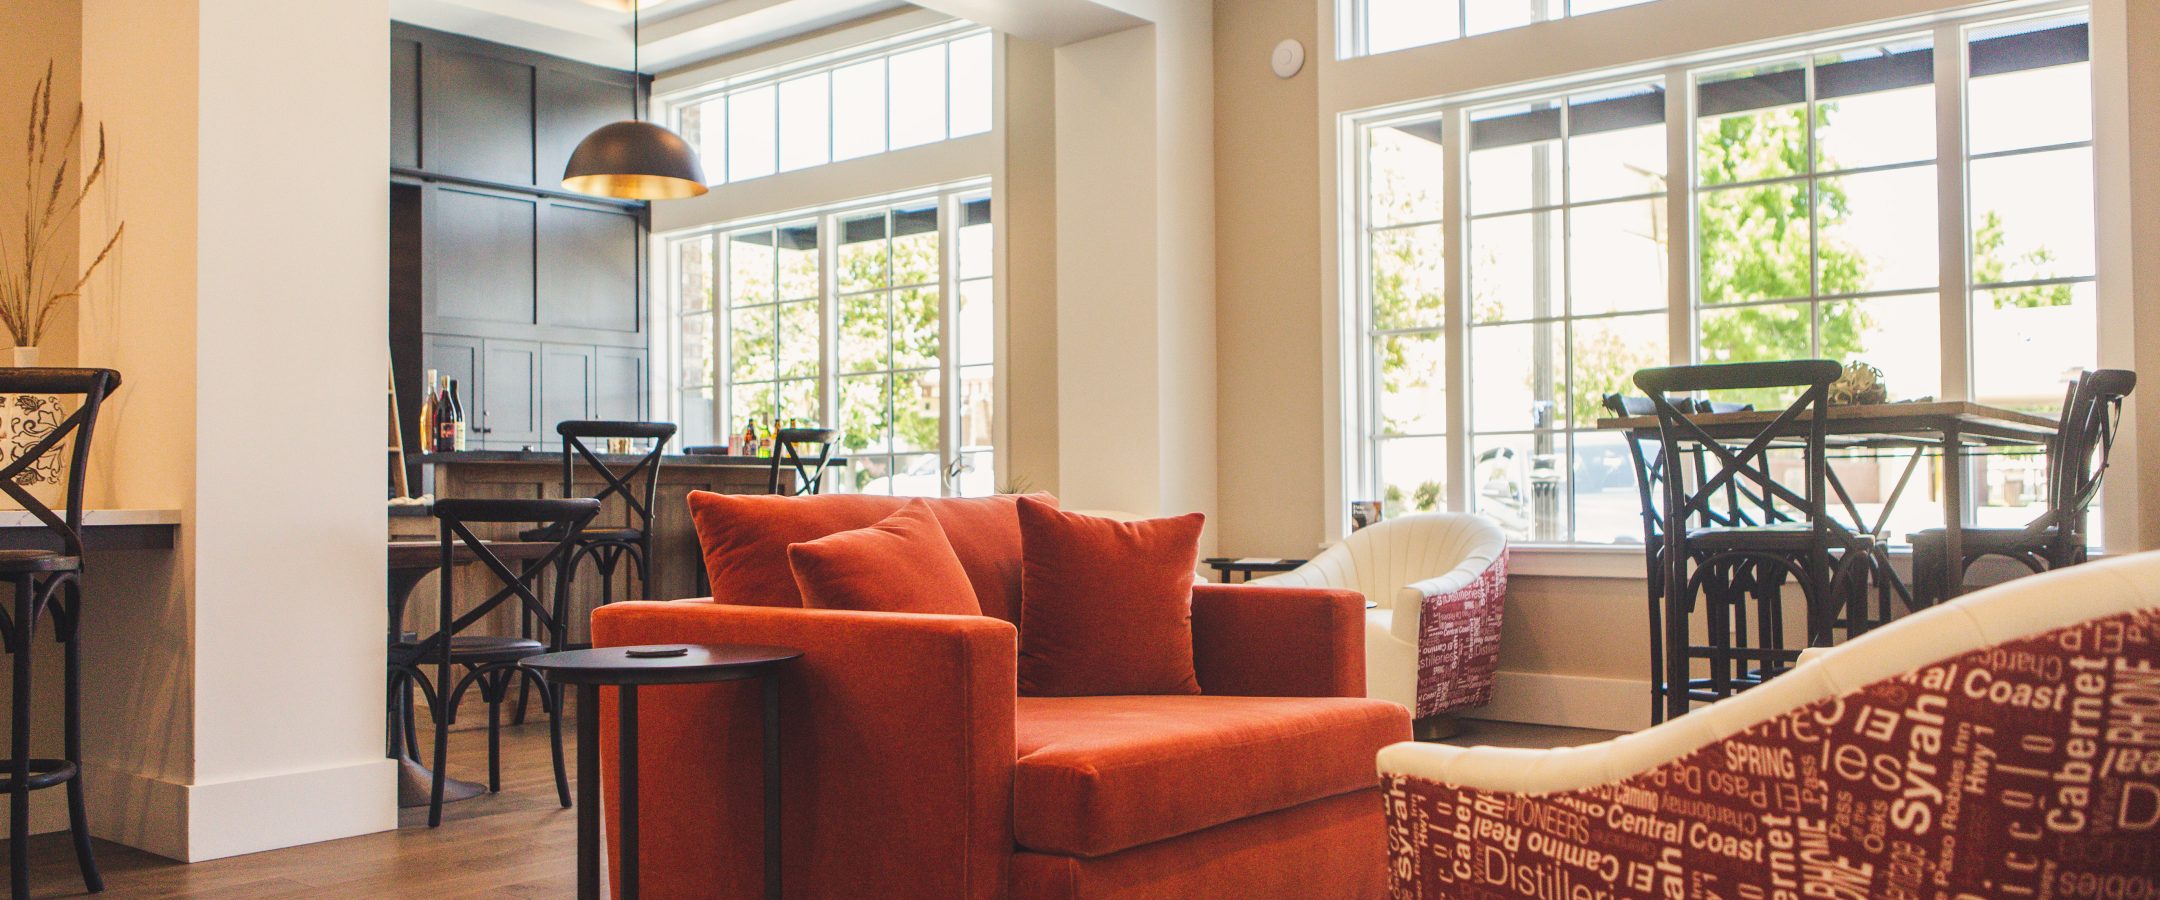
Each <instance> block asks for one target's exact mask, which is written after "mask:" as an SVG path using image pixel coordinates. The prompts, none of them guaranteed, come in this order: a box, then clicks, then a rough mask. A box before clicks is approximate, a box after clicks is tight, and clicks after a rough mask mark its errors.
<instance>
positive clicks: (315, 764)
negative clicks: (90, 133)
mask: <svg viewBox="0 0 2160 900" xmlns="http://www.w3.org/2000/svg"><path fill="white" fill-rule="evenodd" d="M83 23H84V28H83V44H84V54H83V58H84V63H83V69H84V97H85V102H86V104H88V105H89V106H90V108H91V110H92V113H93V115H94V116H97V117H100V118H103V119H104V120H105V121H106V122H107V123H108V127H109V128H110V129H111V131H112V132H113V134H114V136H115V155H116V157H117V158H118V159H119V160H120V163H119V166H120V168H119V169H118V171H117V173H116V176H117V177H116V178H115V190H114V192H113V199H112V200H111V202H110V203H109V204H108V205H107V207H106V208H105V209H103V210H100V211H99V215H100V216H103V217H111V218H116V219H125V220H126V221H127V222H128V244H127V247H126V249H125V251H124V253H123V256H122V258H121V260H120V264H119V265H118V266H117V267H116V268H115V271H114V274H113V278H112V280H111V283H110V284H109V286H108V287H109V288H110V290H109V296H110V298H111V299H110V300H109V302H108V303H106V304H103V305H99V304H95V303H94V304H93V305H92V308H91V310H90V311H88V312H87V313H86V315H85V323H84V329H83V334H82V347H81V352H82V358H83V359H84V361H85V362H86V363H89V364H99V365H110V366H112V367H114V368H117V369H120V370H121V372H122V373H123V376H124V377H125V378H126V379H127V382H128V387H127V388H125V391H126V394H125V396H124V398H123V400H122V402H121V403H120V404H118V407H117V408H116V409H115V415H114V416H113V418H112V419H111V420H109V421H108V422H107V423H105V425H106V427H104V428H101V431H100V435H99V436H100V438H101V440H102V441H103V442H104V444H105V446H106V447H108V448H109V456H107V458H106V459H105V460H103V461H102V462H103V463H104V465H103V471H104V472H106V473H108V477H109V479H110V480H109V483H108V484H107V485H106V487H105V489H104V491H102V492H101V495H100V498H99V499H100V502H101V503H102V504H107V505H116V506H169V507H178V508H180V509H182V510H183V511H184V513H183V524H182V529H181V531H182V538H181V546H180V548H179V549H178V551H177V552H176V553H175V554H174V555H173V556H172V557H171V558H170V560H169V561H167V560H162V559H158V560H146V561H145V563H146V564H145V565H143V566H142V567H141V568H139V569H136V568H128V569H125V570H119V569H117V568H116V570H114V571H112V572H111V573H110V575H108V574H107V573H104V572H101V573H98V574H99V580H97V581H95V582H93V584H92V587H91V597H90V603H91V605H92V607H93V608H94V609H95V610H96V612H95V613H94V614H93V618H92V619H91V624H90V626H89V629H90V634H91V635H92V640H91V643H90V645H89V646H90V650H91V652H92V653H93V658H94V659H97V660H99V662H100V663H102V667H98V666H97V665H95V664H94V665H93V668H96V670H97V671H98V672H99V674H98V676H97V678H96V680H94V681H93V683H92V688H93V690H92V691H91V692H90V693H89V696H90V697H91V698H93V699H92V700H91V701H90V702H89V703H88V704H87V706H88V714H89V715H90V716H91V717H92V720H91V723H90V725H91V728H90V737H91V742H92V743H93V745H94V746H95V747H97V748H99V749H96V750H93V751H91V752H92V755H93V759H92V763H93V767H92V770H93V775H94V777H93V781H92V793H91V797H92V800H93V803H94V804H95V808H94V809H93V811H92V821H93V825H94V828H95V829H96V830H97V831H98V833H100V834H103V835H106V836H109V837H112V838H114V839H116V840H120V841H123V842H126V843H131V844H134V845H136V846H140V847H144V848H145V849H149V850H151V851H153V852H157V853H160V854H164V855H167V856H172V857H176V858H180V859H187V860H199V859H208V858H212V857H217V856H226V855H232V854H236V853H247V852H252V851H256V850H263V849H269V848H273V847H282V846H290V845H293V844H299V843H306V842H310V841H317V840H324V839H328V838H334V837H343V836H346V835H352V834H359V833H364V832H368V831H376V830H382V829H386V828H391V827H395V825H396V792H395V789H394V781H393V777H394V769H393V766H392V764H391V763H390V762H389V761H388V760H385V759H384V758H383V757H382V740H383V735H382V726H383V717H382V714H381V712H380V710H381V704H382V677H383V676H382V637H381V635H382V631H381V629H382V621H383V620H382V617H383V605H382V604H383V600H382V590H383V582H382V572H383V565H384V559H383V553H384V550H383V544H382V535H383V534H384V533H385V529H386V522H385V518H384V507H383V505H382V483H383V482H382V479H383V478H384V474H385V469H384V459H383V456H382V450H381V447H382V442H383V427H384V425H383V421H384V420H383V408H384V406H383V404H384V402H385V400H384V393H383V386H384V383H385V380H386V373H387V370H388V364H389V353H388V321H387V319H388V317H387V300H386V297H387V290H388V288H387V277H388V276H387V272H388V267H389V261H388V239H387V235H388V229H389V224H388V203H389V197H388V182H387V180H386V179H385V178H384V176H383V173H384V172H385V171H387V170H388V168H389V151H388V142H387V141H385V140H384V137H383V135H384V133H385V131H384V129H385V123H387V122H388V120H389V91H388V85H389V62H388V59H389V55H388V24H389V14H388V8H387V6H386V5H385V2H384V0H348V2H342V3H337V4H291V3H282V2H276V0H159V2H155V3H151V2H141V0H133V2H130V0H86V3H85V6H84V11H83ZM93 231H94V229H90V228H86V229H85V232H86V233H93ZM266 411H283V412H282V413H281V414H280V415H275V416H268V415H266Z"/></svg>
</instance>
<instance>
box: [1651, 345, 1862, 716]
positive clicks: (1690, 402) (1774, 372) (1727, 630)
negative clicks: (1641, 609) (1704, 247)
mask: <svg viewBox="0 0 2160 900" xmlns="http://www.w3.org/2000/svg"><path fill="white" fill-rule="evenodd" d="M1840 371H1841V369H1840V367H1839V366H1838V364H1837V363H1835V362H1831V361H1829V360H1791V361H1784V362H1760V363H1738V364H1731V365H1709V366H1677V367H1672V368H1663V369H1645V370H1643V371H1640V372H1637V373H1636V374H1635V383H1636V385H1637V386H1638V387H1640V388H1641V389H1642V390H1643V392H1644V393H1645V394H1647V395H1648V397H1649V399H1650V402H1651V406H1652V409H1653V411H1654V412H1655V413H1656V415H1657V417H1658V434H1659V447H1658V450H1659V455H1660V458H1661V459H1665V460H1680V459H1684V458H1688V457H1689V455H1690V454H1696V453H1700V454H1701V455H1702V458H1703V460H1704V467H1703V469H1702V470H1701V474H1700V475H1699V476H1698V477H1696V478H1694V479H1688V478H1684V477H1683V478H1673V477H1665V478H1661V479H1659V483H1660V486H1661V487H1662V489H1663V497H1662V500H1661V502H1660V503H1659V504H1658V512H1659V515H1660V518H1661V522H1660V523H1659V530H1658V534H1659V536H1660V538H1661V540H1660V544H1661V549H1660V550H1659V551H1658V553H1659V557H1658V560H1657V561H1658V564H1659V566H1660V568H1661V571H1660V573H1659V575H1658V585H1659V587H1660V588H1662V590H1663V592H1664V603H1663V604H1662V607H1663V609H1662V619H1663V620H1662V621H1661V622H1659V623H1658V624H1659V625H1661V626H1662V629H1663V631H1664V637H1663V641H1662V643H1663V648H1664V650H1665V669H1664V672H1663V673H1662V679H1661V681H1662V685H1657V684H1654V685H1653V688H1652V689H1653V690H1654V691H1661V692H1662V695H1663V699H1664V701H1665V702H1664V708H1665V714H1666V715H1667V716H1677V715H1681V714H1683V713H1685V712H1686V711H1687V708H1688V704H1689V703H1690V702H1691V701H1694V700H1708V701H1715V700H1716V699H1719V698H1722V697H1726V696H1730V695H1731V694H1733V693H1734V692H1736V691H1738V690H1741V689H1744V688H1746V687H1750V686H1753V685H1754V684H1759V683H1761V682H1762V681H1763V680H1766V679H1768V678H1770V677H1773V676H1775V675H1777V674H1779V673H1780V672H1782V671H1784V670H1785V669H1786V668H1789V667H1790V666H1791V665H1792V664H1793V663H1794V662H1795V661H1796V660H1797V659H1798V656H1799V651H1798V650H1788V649H1786V648H1785V646H1784V638H1783V631H1784V621H1783V615H1782V611H1781V608H1782V588H1783V585H1784V584H1785V582H1786V579H1788V578H1789V579H1791V580H1792V581H1793V582H1795V583H1797V585H1798V586H1799V587H1800V590H1801V593H1802V594H1803V596H1804V597H1805V598H1806V606H1807V610H1808V615H1807V618H1808V622H1807V633H1808V637H1809V642H1810V643H1817V644H1820V643H1827V642H1828V641H1829V640H1830V637H1831V635H1830V626H1831V623H1833V622H1834V621H1835V620H1836V616H1837V612H1838V609H1839V608H1840V606H1841V605H1842V604H1843V603H1844V602H1846V601H1847V600H1848V599H1849V595H1850V593H1851V591H1852V590H1853V589H1854V586H1855V585H1858V587H1859V589H1860V590H1863V591H1864V589H1865V579H1866V577H1867V574H1868V568H1867V567H1868V566H1869V565H1871V560H1872V559H1873V557H1872V555H1870V554H1871V553H1872V545H1871V544H1870V539H1869V537H1868V536H1866V535H1860V534H1856V533H1854V532H1853V531H1852V530H1851V529H1849V528H1846V527H1845V526H1844V525H1843V524H1841V523H1840V522H1838V521H1837V520H1836V519H1834V518H1833V517H1831V516H1830V515H1829V512H1828V509H1827V495H1828V490H1827V487H1826V484H1827V480H1828V479H1827V473H1828V460H1827V456H1826V441H1825V431H1824V419H1825V416H1826V413H1827V411H1828V405H1829V386H1830V383H1831V382H1833V381H1835V380H1837V377H1838V375H1839V373H1840ZM1765 388H1795V389H1798V390H1799V396H1798V397H1797V398H1796V399H1795V400H1794V401H1793V402H1792V404H1791V405H1790V406H1788V407H1786V408H1785V409H1784V410H1783V411H1781V412H1779V413H1777V414H1776V415H1774V416H1770V417H1769V419H1768V421H1766V422H1764V423H1762V425H1761V427H1760V428H1759V429H1758V428H1756V427H1755V426H1748V427H1747V428H1746V429H1745V431H1747V432H1751V433H1747V434H1738V435H1734V434H1727V435H1725V436H1723V437H1719V436H1713V435H1711V434H1709V433H1708V432H1706V431H1704V430H1703V428H1702V427H1701V426H1699V425H1697V424H1696V423H1695V422H1694V420H1693V419H1692V418H1691V416H1693V415H1698V414H1699V413H1698V410H1699V409H1702V408H1704V407H1700V406H1698V405H1697V404H1698V403H1699V402H1700V401H1696V400H1694V399H1693V398H1692V397H1691V396H1690V395H1693V394H1696V393H1699V392H1705V391H1712V392H1714V391H1726V390H1756V389H1765ZM1773 449H1779V450H1790V449H1797V450H1799V451H1800V452H1801V453H1802V454H1803V455H1804V464H1803V475H1802V484H1801V485H1800V487H1799V489H1798V490H1795V489H1794V487H1793V486H1791V485H1788V484H1784V483H1781V482H1780V481H1778V480H1777V479H1776V478H1774V477H1772V473H1771V465H1770V453H1771V451H1772V450H1773ZM1667 474H1670V472H1669V471H1668V473H1667ZM1736 491H1737V493H1736ZM1735 497H1737V498H1739V499H1740V500H1742V501H1752V502H1735V499H1734V498H1735ZM1750 507H1753V509H1750ZM1706 519H1707V520H1708V522H1709V524H1704V522H1705V520H1706ZM1698 595H1702V596H1703V597H1704V603H1703V606H1704V609H1705V613H1706V619H1707V623H1708V626H1709V629H1708V637H1707V639H1706V643H1704V644H1701V645H1696V644H1691V643H1690V642H1689V638H1688V614H1689V612H1691V611H1692V610H1693V609H1694V607H1695V599H1696V597H1697V596H1698ZM1750 601H1752V603H1753V605H1754V610H1753V616H1752V618H1753V623H1752V624H1753V625H1754V630H1755V632H1756V637H1755V638H1754V639H1753V640H1752V641H1751V640H1750V639H1749V637H1748V631H1749V627H1748V626H1749V625H1750V622H1749V618H1750V616H1749V611H1748V608H1747V607H1748V604H1749V603H1750ZM1696 659H1701V660H1704V661H1705V662H1706V663H1707V665H1708V676H1707V677H1704V678H1694V677H1691V674H1690V668H1691V666H1690V663H1691V662H1692V661H1693V660H1696ZM1736 665H1737V666H1738V667H1739V668H1738V670H1737V671H1736V670H1735V666H1736Z"/></svg>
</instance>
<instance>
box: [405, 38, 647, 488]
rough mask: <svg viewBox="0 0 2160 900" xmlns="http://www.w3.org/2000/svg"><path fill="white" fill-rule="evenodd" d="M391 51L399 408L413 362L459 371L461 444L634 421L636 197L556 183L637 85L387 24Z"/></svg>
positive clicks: (640, 238) (412, 378)
mask: <svg viewBox="0 0 2160 900" xmlns="http://www.w3.org/2000/svg"><path fill="white" fill-rule="evenodd" d="M390 61H391V65H390V72H391V75H390V82H391V84H390V87H391V117H390V143H391V161H392V168H391V172H390V177H391V180H392V182H393V185H394V187H395V188H396V189H395V190H393V191H392V192H391V205H392V210H391V229H392V234H391V251H392V255H393V259H392V261H391V268H392V279H391V280H392V311H393V312H392V320H391V340H392V351H391V358H392V361H393V362H394V363H395V364H396V365H397V366H398V368H399V372H398V375H399V378H398V381H399V390H400V396H399V399H400V404H401V409H402V410H404V411H405V413H406V416H407V418H408V420H410V419H413V418H414V417H417V416H418V414H419V408H420V392H421V382H422V380H423V378H422V373H421V371H420V370H424V369H429V368H433V369H438V370H441V372H442V373H443V374H445V375H448V376H449V377H451V378H455V379H457V380H458V383H459V394H460V399H461V401H462V402H463V403H464V404H465V407H466V412H467V415H468V417H469V423H468V429H469V431H470V446H472V447H473V448H474V449H501V450H515V449H522V448H525V447H545V446H548V445H549V444H550V443H551V442H552V439H553V436H554V427H555V423H556V422H558V421H561V420H563V419H577V418H597V417H603V416H604V417H609V418H623V419H642V418H646V417H647V416H648V415H649V412H648V411H649V409H650V406H649V403H648V397H647V395H648V394H649V393H650V391H649V390H648V389H647V386H646V384H645V380H644V379H645V377H646V373H647V372H648V371H649V369H648V366H647V362H646V348H647V345H648V342H649V337H650V335H649V329H650V327H651V321H650V316H649V315H648V311H647V298H646V291H645V286H644V281H645V278H644V275H645V273H644V268H645V255H644V249H643V248H644V239H645V236H646V234H647V228H648V224H647V220H646V215H645V207H644V204H642V203H635V202H623V201H614V200H607V199H602V198H593V197H585V196H582V195H577V194H571V193H568V192H565V191H563V190H562V189H561V186H560V182H561V177H562V171H563V167H564V166H565V165H566V164H567V163H568V161H569V158H570V153H571V151H572V150H574V149H575V148H576V146H577V144H578V142H579V141H580V140H582V139H583V138H584V137H585V135H586V134H588V133H590V132H591V131H592V130H593V129H594V128H596V127H599V126H600V125H604V124H606V123H608V122H612V121H617V120H620V119H626V118H630V117H631V115H632V113H633V112H634V111H635V110H636V108H637V105H638V104H639V103H640V102H642V101H643V98H644V96H645V93H646V91H647V90H648V85H647V82H646V81H645V79H642V78H639V77H636V76H634V75H632V74H631V73H629V72H623V71H617V70H612V69H605V68H601V67H598V66H591V65H587V64H584V63H579V62H575V61H572V60H566V59H561V58H558V57H552V56H547V55H545V54H541V53H535V52H533V51H530V50H524V49H521V48H517V47H510V46H506V45H503V44H495V43H491V42H487V41H482V40H478V39H475V38H471V37H466V36H464V35H457V34H450V33H447V32H440V31H433V30H430V29H425V28H419V27H416V26H411V25H407V24H404V23H393V24H392V27H391V42H390ZM412 428H413V426H412V424H411V423H410V422H408V424H407V429H408V431H411V430H412Z"/></svg>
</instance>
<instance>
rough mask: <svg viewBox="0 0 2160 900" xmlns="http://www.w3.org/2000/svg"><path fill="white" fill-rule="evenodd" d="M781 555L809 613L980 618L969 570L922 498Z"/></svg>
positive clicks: (979, 609) (794, 546)
mask: <svg viewBox="0 0 2160 900" xmlns="http://www.w3.org/2000/svg"><path fill="white" fill-rule="evenodd" d="M787 554H788V565H789V566H790V567H792V568H793V569H794V570H795V587H796V588H797V589H799V590H801V591H802V597H803V605H804V606H807V607H809V608H811V609H853V610H862V611H865V612H898V613H936V614H943V615H951V616H979V615H982V604H980V603H978V602H976V600H975V588H974V587H972V586H970V585H969V584H968V577H967V570H966V569H964V568H961V567H960V557H958V556H954V555H953V548H952V544H951V543H950V542H948V541H946V540H945V530H944V529H943V528H939V527H938V520H937V514H936V513H933V512H931V511H930V504H929V503H928V502H925V501H923V500H921V499H915V500H909V501H908V502H907V505H905V506H902V507H900V511H899V512H896V513H893V514H892V515H889V516H886V517H885V518H883V519H879V520H878V522H877V524H875V525H872V526H870V527H868V528H857V529H855V530H853V531H842V532H839V533H837V534H829V535H826V536H824V537H821V538H818V539H817V540H814V541H806V542H804V543H800V544H794V545H791V546H789V547H788V551H787Z"/></svg>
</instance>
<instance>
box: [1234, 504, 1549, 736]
mask: <svg viewBox="0 0 2160 900" xmlns="http://www.w3.org/2000/svg"><path fill="white" fill-rule="evenodd" d="M1252 583H1253V584H1271V585H1278V586H1286V587H1328V588H1341V589H1346V590H1353V591H1357V592H1359V593H1362V594H1364V595H1365V599H1366V601H1367V602H1370V603H1375V604H1378V606H1377V607H1375V608H1373V609H1369V610H1367V611H1366V612H1365V695H1366V696H1368V697H1373V698H1377V699H1381V700H1392V701H1394V702H1396V703H1400V704H1402V705H1404V706H1407V707H1409V708H1410V709H1411V711H1412V713H1413V714H1414V715H1416V716H1417V719H1418V730H1419V735H1420V736H1421V737H1425V738H1432V737H1440V736H1445V735H1447V734H1449V733H1452V731H1453V724H1452V722H1449V721H1448V720H1446V719H1445V717H1444V716H1445V714H1446V713H1450V712H1455V711H1457V710H1462V709H1468V708H1471V707H1476V706H1483V705H1485V704H1486V703H1487V702H1489V701H1491V699H1492V685H1493V673H1494V671H1495V669H1496V667H1497V665H1498V663H1499V653H1500V613H1501V595H1502V594H1503V593H1504V592H1505V591H1506V589H1507V535H1506V534H1504V533H1502V532H1501V531H1500V526H1499V525H1497V524H1495V523H1494V522H1493V521H1492V520H1491V519H1487V518H1485V517H1483V516H1475V515H1467V514H1463V513H1422V514H1417V515H1409V516H1403V517H1400V518H1395V519H1387V520H1384V521H1381V522H1377V523H1375V524H1373V525H1370V526H1368V527H1366V528H1363V529H1360V530H1358V531H1353V532H1351V533H1350V534H1348V535H1346V536H1345V537H1344V538H1343V539H1342V541H1341V542H1340V543H1337V544H1336V545H1335V546H1332V547H1329V548H1328V549H1326V550H1325V551H1322V552H1321V554H1320V555H1319V556H1317V557H1314V558H1313V559H1312V561H1310V562H1307V563H1306V564H1304V565H1302V566H1299V567H1297V568H1296V569H1293V570H1291V571H1288V572H1284V573H1282V574H1280V575H1274V576H1270V577H1267V578H1256V579H1253V581H1252Z"/></svg>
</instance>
